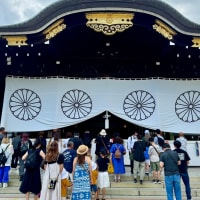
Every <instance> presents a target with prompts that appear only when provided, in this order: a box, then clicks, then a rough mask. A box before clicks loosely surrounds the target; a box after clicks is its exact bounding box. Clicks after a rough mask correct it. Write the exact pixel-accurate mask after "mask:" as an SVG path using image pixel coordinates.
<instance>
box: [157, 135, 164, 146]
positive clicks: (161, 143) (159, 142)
mask: <svg viewBox="0 0 200 200" xmlns="http://www.w3.org/2000/svg"><path fill="white" fill-rule="evenodd" d="M157 138H158V144H159V146H161V147H162V146H163V144H164V143H165V141H164V140H163V139H162V138H161V137H158V136H157Z"/></svg>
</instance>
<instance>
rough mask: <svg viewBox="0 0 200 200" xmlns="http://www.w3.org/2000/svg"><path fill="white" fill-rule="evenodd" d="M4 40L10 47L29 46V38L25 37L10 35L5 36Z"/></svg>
mask: <svg viewBox="0 0 200 200" xmlns="http://www.w3.org/2000/svg"><path fill="white" fill-rule="evenodd" d="M2 38H4V39H6V40H7V42H8V46H25V45H28V44H27V43H26V41H27V37H26V36H25V35H16V36H13V35H12V36H10V35H7V36H6V35H4V36H2Z"/></svg>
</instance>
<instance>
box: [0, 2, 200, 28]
mask: <svg viewBox="0 0 200 200" xmlns="http://www.w3.org/2000/svg"><path fill="white" fill-rule="evenodd" d="M55 1H59V0H0V26H3V25H10V24H16V23H21V22H24V21H27V20H28V19H30V18H32V17H33V16H35V15H37V14H38V13H39V12H40V11H41V10H42V9H43V8H45V7H47V6H48V5H50V4H52V3H54V2H55ZM162 1H164V2H166V3H168V4H169V5H171V6H172V7H174V8H175V9H176V10H178V11H179V12H180V13H181V14H183V15H184V16H185V17H186V18H188V19H189V20H190V21H193V22H195V23H198V24H200V12H199V8H200V0H162Z"/></svg>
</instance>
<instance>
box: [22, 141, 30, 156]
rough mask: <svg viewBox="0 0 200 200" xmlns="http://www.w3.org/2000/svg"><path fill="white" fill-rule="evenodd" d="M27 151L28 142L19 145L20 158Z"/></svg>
mask: <svg viewBox="0 0 200 200" xmlns="http://www.w3.org/2000/svg"><path fill="white" fill-rule="evenodd" d="M28 149H29V142H28V141H27V142H24V143H23V144H21V146H20V153H21V156H23V155H24V154H25V153H26V152H27V151H28Z"/></svg>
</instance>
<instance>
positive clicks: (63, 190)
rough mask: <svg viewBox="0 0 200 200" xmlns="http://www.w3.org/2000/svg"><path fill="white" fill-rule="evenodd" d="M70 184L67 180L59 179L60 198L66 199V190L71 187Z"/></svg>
mask: <svg viewBox="0 0 200 200" xmlns="http://www.w3.org/2000/svg"><path fill="white" fill-rule="evenodd" d="M71 186H72V183H71V182H70V181H69V180H68V179H67V178H65V179H61V196H62V197H66V196H67V188H68V187H71Z"/></svg>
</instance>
